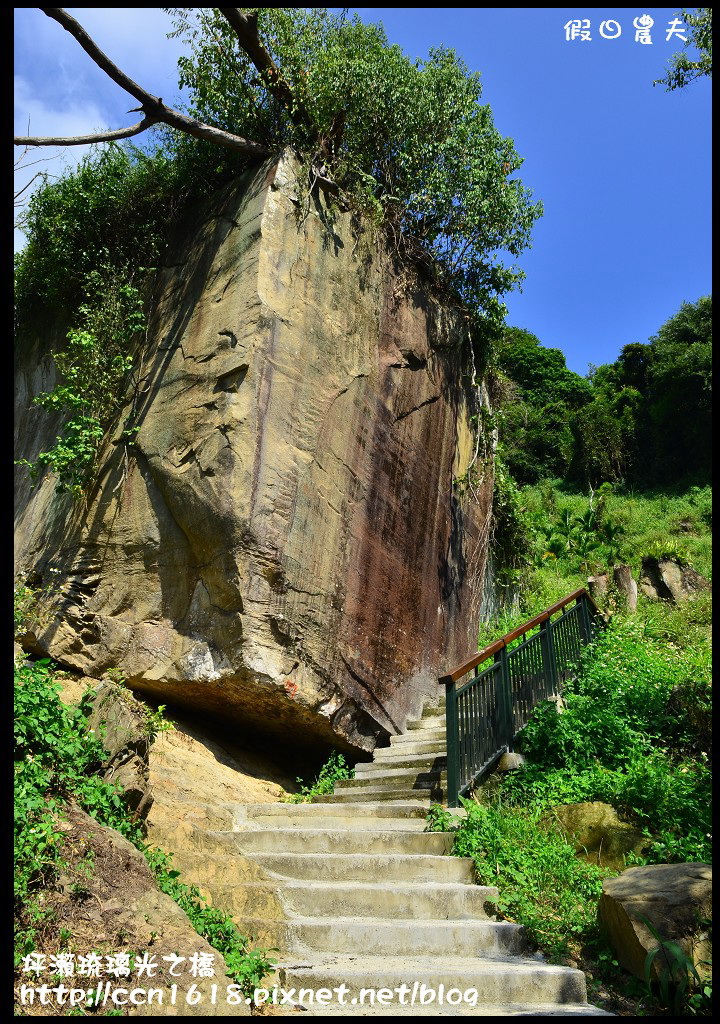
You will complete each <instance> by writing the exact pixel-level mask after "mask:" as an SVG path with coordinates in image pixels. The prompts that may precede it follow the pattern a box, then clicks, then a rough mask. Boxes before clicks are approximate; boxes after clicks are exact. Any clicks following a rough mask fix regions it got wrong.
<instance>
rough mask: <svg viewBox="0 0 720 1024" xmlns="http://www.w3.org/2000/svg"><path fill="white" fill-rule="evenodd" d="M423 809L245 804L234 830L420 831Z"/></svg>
mask: <svg viewBox="0 0 720 1024" xmlns="http://www.w3.org/2000/svg"><path fill="white" fill-rule="evenodd" d="M426 815H427V808H426V807H425V806H423V805H422V804H420V803H418V802H417V801H415V802H414V803H408V802H406V803H398V802H390V801H382V800H378V801H375V802H364V803H357V804H354V805H353V806H352V808H351V809H348V807H347V805H345V804H342V803H337V802H336V803H320V804H317V803H312V804H247V805H246V806H245V807H242V806H241V805H239V806H238V809H237V811H236V819H235V828H236V829H237V830H241V831H246V830H247V829H252V828H322V827H323V826H324V825H327V826H328V827H329V828H333V829H354V830H366V829H369V830H371V831H372V830H377V829H378V828H382V829H388V830H392V831H407V832H422V831H424V829H425V825H426V820H425V819H426Z"/></svg>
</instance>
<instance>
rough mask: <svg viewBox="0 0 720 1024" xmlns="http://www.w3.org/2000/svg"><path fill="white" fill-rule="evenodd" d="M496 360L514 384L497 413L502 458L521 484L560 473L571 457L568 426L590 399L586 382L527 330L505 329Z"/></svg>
mask: <svg viewBox="0 0 720 1024" xmlns="http://www.w3.org/2000/svg"><path fill="white" fill-rule="evenodd" d="M497 364H498V367H499V369H500V371H501V372H502V373H504V374H506V375H507V376H508V377H509V378H510V380H512V381H513V382H514V384H515V385H516V386H517V392H516V394H515V396H514V401H511V402H509V403H508V404H507V405H506V406H505V407H504V408H502V410H501V414H500V444H501V451H502V454H503V458H504V460H505V461H506V463H507V465H508V469H509V470H510V472H511V473H512V475H513V477H514V478H515V479H516V480H517V481H518V482H519V483H521V484H526V483H535V482H537V480H538V479H539V478H540V477H542V476H556V475H558V476H561V475H564V474H565V473H566V472H567V470H568V468H569V466H570V465H571V462H572V460H573V453H574V444H575V441H574V436H573V430H572V424H573V420H574V417H575V416H576V415H577V411H578V410H580V409H581V408H582V407H583V406H584V405H585V404H586V403H587V402H589V401H590V399H591V397H592V388H591V385H590V383H589V382H588V381H586V380H585V379H583V378H582V377H580V376H578V374H576V373H573V372H572V371H571V370H568V368H567V366H566V365H565V357H564V355H563V354H562V352H560V350H559V349H549V348H544V347H543V346H542V345H541V344H540V341H539V340H538V338H536V337H535V335H534V334H531V333H530V332H529V331H525V330H521V329H520V328H517V327H508V328H506V329H505V331H504V333H503V337H502V343H501V345H500V346H499V348H498V354H497Z"/></svg>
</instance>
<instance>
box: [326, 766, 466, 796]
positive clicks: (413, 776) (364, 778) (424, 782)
mask: <svg viewBox="0 0 720 1024" xmlns="http://www.w3.org/2000/svg"><path fill="white" fill-rule="evenodd" d="M446 782H447V772H446V770H445V768H444V767H442V768H422V769H416V768H412V767H408V768H385V767H384V766H383V767H381V768H380V769H379V770H377V771H373V772H363V773H362V775H356V776H355V778H354V779H340V780H339V781H338V782H336V783H335V792H336V793H338V792H343V791H344V790H348V789H367V788H369V787H372V786H380V787H381V788H382V787H383V786H385V787H386V788H390V787H394V788H410V789H433V787H434V786H435V785H437V784H440V783H442V784H444V783H446Z"/></svg>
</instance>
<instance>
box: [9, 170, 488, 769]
mask: <svg viewBox="0 0 720 1024" xmlns="http://www.w3.org/2000/svg"><path fill="white" fill-rule="evenodd" d="M293 174H294V171H293V165H292V163H291V162H290V161H289V160H283V161H281V162H280V164H279V165H277V166H276V165H265V166H263V167H262V168H260V169H259V170H257V171H254V172H248V174H247V175H246V176H245V177H244V179H241V180H240V181H239V182H237V183H235V184H233V185H232V186H230V187H228V188H226V189H225V190H223V191H222V192H220V193H218V194H217V195H216V196H215V197H213V199H212V201H210V202H209V203H206V204H205V205H203V206H202V207H201V208H199V209H197V210H196V211H195V213H194V214H192V215H188V216H187V218H186V220H185V222H184V223H183V224H182V226H181V230H180V231H179V232H178V235H177V238H176V239H175V240H174V242H173V243H172V245H171V246H170V248H169V250H168V253H167V256H166V259H165V265H164V266H163V267H162V268H161V270H160V273H159V276H158V281H157V284H156V287H155V291H154V295H153V301H152V307H153V311H152V316H151V324H150V330H149V333H148V341H147V344H146V346H145V348H144V350H143V355H142V365H141V368H140V372H139V384H138V387H137V391H136V392H135V393H134V394H132V395H131V396H130V397H129V399H128V404H127V407H126V409H125V412H124V414H123V417H122V420H121V422H120V424H119V426H118V429H117V432H116V435H115V438H114V439H113V441H112V443H109V444H108V445H107V446H106V449H105V451H104V452H103V455H102V468H101V472H100V475H99V478H98V482H97V485H96V487H95V489H94V491H93V493H92V494H91V495H90V496H89V500H88V502H87V506H82V505H76V506H75V507H74V508H73V507H72V506H71V504H70V502H69V500H68V498H67V497H66V496H63V495H58V494H56V493H55V485H54V480H53V479H51V478H46V479H45V480H43V481H41V483H40V485H39V486H38V488H36V489H35V490H34V491H31V490H29V488H28V485H27V481H26V480H24V479H23V480H22V481H21V483H20V486H19V490H18V494H19V499H18V510H17V538H18V565H19V566H20V568H21V569H22V571H24V572H26V573H27V572H32V573H33V574H34V576H33V578H34V579H35V580H37V581H40V585H41V587H43V588H48V589H47V590H46V592H45V593H44V594H43V595H41V597H40V599H39V600H38V603H37V614H36V617H35V620H34V621H33V622H31V623H30V624H29V631H28V634H27V635H26V637H25V639H24V642H25V645H26V647H27V648H28V649H31V650H35V651H37V652H43V653H48V654H50V655H52V657H54V658H56V659H57V660H59V661H60V662H63V663H65V664H67V665H69V666H70V667H72V668H75V669H79V670H81V671H83V672H85V673H87V674H90V675H94V676H100V675H101V674H102V673H103V672H104V671H106V670H107V668H108V667H111V666H116V667H118V668H119V669H121V670H122V672H123V674H124V675H125V676H126V677H127V679H128V682H129V684H130V685H131V686H132V687H134V688H136V689H139V690H142V691H145V692H148V693H151V694H153V695H156V696H157V697H158V698H161V699H163V700H167V701H168V702H170V703H173V704H175V705H183V706H186V707H189V708H197V709H200V710H202V711H203V712H210V713H213V714H216V715H221V716H223V717H226V718H228V719H230V720H233V721H236V722H237V723H238V724H239V725H241V726H242V727H244V728H246V729H250V730H252V731H253V732H256V733H264V734H268V735H273V736H274V737H276V739H278V740H279V741H280V742H283V743H293V744H297V743H302V742H307V743H310V742H313V743H317V742H318V741H320V742H325V743H327V744H328V745H333V746H337V747H339V748H344V749H348V750H350V751H353V750H354V751H358V750H369V749H372V748H373V746H374V745H375V743H376V741H377V740H378V738H380V737H383V736H387V734H388V733H394V732H397V731H399V730H401V729H402V727H403V725H404V723H405V721H406V720H407V718H408V717H409V716H410V715H413V714H416V713H417V712H418V711H419V709H420V707H421V704H422V701H423V698H424V697H426V696H428V695H431V694H434V693H435V692H436V689H437V675H438V673H439V672H442V671H443V670H445V669H447V668H448V666H450V665H452V664H453V663H455V662H457V661H460V660H462V659H463V658H464V657H465V656H466V654H467V653H468V652H469V651H471V650H473V649H474V647H475V639H476V636H475V635H476V629H477V624H478V620H479V607H480V601H481V597H482V593H481V592H482V579H483V568H484V564H485V558H486V547H487V528H488V515H489V503H490V499H491V494H492V471H491V469H490V468H489V467H488V465H487V464H486V463H485V462H484V461H483V458H482V451H483V443H482V439H479V438H478V437H477V434H476V427H477V423H478V413H479V411H480V405H481V403H482V402H483V401H484V398H483V395H482V393H481V392H479V390H478V389H477V388H476V387H475V386H474V385H473V382H472V381H473V376H474V373H473V366H472V357H471V354H470V349H469V344H468V339H467V331H466V327H465V321H464V320H463V319H462V317H461V316H460V315H459V314H458V313H457V312H455V311H452V310H450V309H448V308H445V307H443V306H442V305H440V304H439V303H438V302H437V301H435V300H434V299H431V298H429V291H428V289H427V288H424V287H421V286H420V285H418V284H413V283H412V282H411V283H410V284H409V285H407V286H404V285H402V284H401V282H400V281H399V279H398V277H397V276H396V275H395V273H394V272H393V271H392V269H391V267H390V262H389V260H388V259H387V258H386V257H385V256H384V255H383V253H382V250H381V247H380V245H379V242H377V240H373V239H372V238H371V237H370V235H369V234H363V235H361V236H359V237H358V235H357V233H353V230H352V229H351V224H350V214H347V213H339V214H337V215H336V219H335V220H334V221H333V222H332V223H331V222H330V220H329V219H328V216H327V211H326V208H325V206H324V205H323V202H322V201H321V200H320V199H313V198H309V199H308V198H307V190H304V194H305V198H304V200H298V195H299V194H300V193H301V192H302V190H298V188H297V186H296V184H295V181H294V177H293ZM303 202H306V203H307V209H303V208H302V206H303ZM49 347H50V342H46V348H43V346H42V344H41V342H40V340H39V339H37V338H36V339H32V340H29V341H28V342H27V344H23V346H22V351H21V354H20V358H19V360H18V373H19V384H18V389H17V394H18V401H19V410H18V417H17V423H18V431H19V443H18V456H17V457H23V456H25V457H28V458H32V457H33V456H34V454H36V453H37V451H38V450H42V448H43V447H47V446H49V445H50V444H51V443H52V441H53V439H54V436H55V432H56V430H57V422H56V421H51V420H50V419H49V418H48V417H47V416H46V414H45V413H44V412H43V411H42V410H39V409H33V408H30V407H29V406H28V402H29V400H30V397H31V396H32V395H33V394H36V393H37V391H38V390H40V389H41V388H43V387H44V388H47V387H49V386H51V385H52V362H51V361H50V360H49V356H48V351H49ZM127 426H137V427H139V431H138V433H137V438H136V442H135V444H134V445H133V446H132V447H131V449H129V451H128V452H127V453H126V451H125V447H124V445H123V444H122V443H120V432H121V430H122V429H123V428H124V427H127ZM468 470H469V471H470V476H469V477H468ZM20 472H21V473H25V470H20ZM462 479H465V480H467V479H471V481H472V487H471V488H466V489H465V494H464V495H463V488H462V487H455V488H454V487H453V483H454V481H458V480H462Z"/></svg>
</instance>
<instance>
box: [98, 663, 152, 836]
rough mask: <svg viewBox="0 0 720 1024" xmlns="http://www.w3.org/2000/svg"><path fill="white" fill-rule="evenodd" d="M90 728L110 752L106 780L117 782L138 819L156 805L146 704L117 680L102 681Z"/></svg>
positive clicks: (108, 752) (105, 770) (106, 763)
mask: <svg viewBox="0 0 720 1024" xmlns="http://www.w3.org/2000/svg"><path fill="white" fill-rule="evenodd" d="M91 707H92V710H91V712H90V716H89V719H88V727H89V728H90V729H91V730H92V731H93V732H94V733H95V735H96V736H97V738H98V739H99V740H100V741H101V743H102V745H103V746H104V748H105V750H106V751H107V754H108V759H107V761H106V762H105V766H104V772H103V779H104V780H105V782H115V783H117V784H118V785H119V786H120V788H121V789H122V792H123V799H124V801H125V803H126V804H127V806H128V808H129V809H130V810H131V811H134V812H135V814H136V815H137V817H138V818H144V817H146V816H147V814H148V811H149V810H150V807H151V806H152V801H153V797H152V791H151V787H150V774H149V762H148V753H149V749H150V741H151V737H150V732H149V730H148V725H147V718H146V715H145V711H144V709H143V706H142V704H140V702H139V701H137V700H136V699H135V698H134V697H133V695H132V693H131V692H130V691H129V690H128V689H126V688H125V687H123V686H120V685H118V684H117V683H110V682H104V683H101V684H100V686H99V687H98V689H97V690H96V692H95V696H94V697H93V699H92V704H91Z"/></svg>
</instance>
